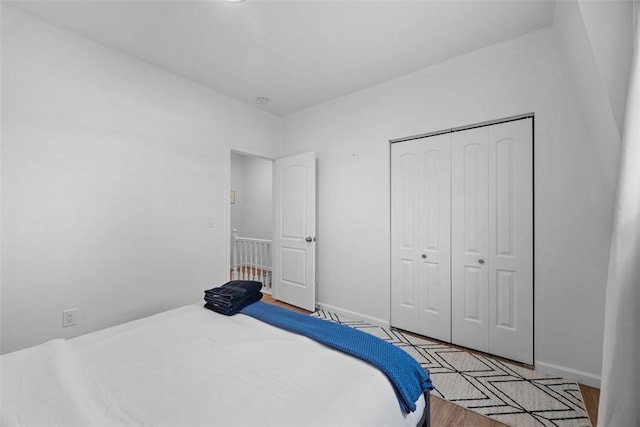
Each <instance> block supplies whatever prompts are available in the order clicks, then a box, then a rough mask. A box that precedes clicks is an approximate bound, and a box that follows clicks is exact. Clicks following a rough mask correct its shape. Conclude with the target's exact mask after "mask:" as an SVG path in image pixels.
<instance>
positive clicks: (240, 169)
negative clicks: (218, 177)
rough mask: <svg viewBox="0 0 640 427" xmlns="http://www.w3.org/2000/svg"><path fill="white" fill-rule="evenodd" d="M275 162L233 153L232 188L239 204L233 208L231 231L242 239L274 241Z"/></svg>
mask: <svg viewBox="0 0 640 427" xmlns="http://www.w3.org/2000/svg"><path fill="white" fill-rule="evenodd" d="M272 166H273V161H272V160H268V159H263V158H260V157H256V156H251V155H245V154H240V153H231V189H232V190H234V191H235V195H236V203H235V204H233V205H231V229H234V228H236V229H238V235H239V236H241V237H251V238H256V239H271V236H272V232H271V229H272V227H273V204H272V188H271V187H272V169H273V168H272Z"/></svg>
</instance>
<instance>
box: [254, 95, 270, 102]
mask: <svg viewBox="0 0 640 427" xmlns="http://www.w3.org/2000/svg"><path fill="white" fill-rule="evenodd" d="M256 102H257V103H258V104H266V103H267V102H269V98H267V97H264V96H259V97H257V98H256Z"/></svg>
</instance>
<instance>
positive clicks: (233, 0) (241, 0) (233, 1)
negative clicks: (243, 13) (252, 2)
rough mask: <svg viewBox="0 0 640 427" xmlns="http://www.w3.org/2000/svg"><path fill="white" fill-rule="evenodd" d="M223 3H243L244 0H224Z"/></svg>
mask: <svg viewBox="0 0 640 427" xmlns="http://www.w3.org/2000/svg"><path fill="white" fill-rule="evenodd" d="M224 1H226V2H227V3H243V2H244V0H224Z"/></svg>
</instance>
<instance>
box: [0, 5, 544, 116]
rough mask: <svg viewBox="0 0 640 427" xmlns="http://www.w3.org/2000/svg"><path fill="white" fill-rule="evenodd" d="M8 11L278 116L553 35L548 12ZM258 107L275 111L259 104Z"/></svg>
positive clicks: (326, 8) (525, 8)
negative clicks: (541, 32) (535, 35)
mask: <svg viewBox="0 0 640 427" xmlns="http://www.w3.org/2000/svg"><path fill="white" fill-rule="evenodd" d="M3 3H5V4H9V5H10V6H12V7H14V8H16V9H18V10H21V11H23V12H25V13H28V14H30V15H33V16H35V17H38V18H40V19H42V20H45V21H48V22H50V23H53V24H55V25H57V26H59V27H62V28H65V29H68V30H70V31H72V32H74V33H76V34H79V35H82V36H84V37H87V38H89V39H91V40H93V41H95V42H98V43H100V44H103V45H106V46H109V47H111V48H113V49H116V50H118V51H120V52H123V53H125V54H127V55H130V56H133V57H137V58H139V59H141V60H143V61H146V62H148V63H150V64H153V65H155V66H157V67H160V68H163V69H165V70H167V71H169V72H171V73H173V74H176V75H179V76H182V77H184V78H186V79H189V80H192V81H194V82H197V83H199V84H201V85H204V86H207V87H209V88H211V89H213V90H216V91H218V92H221V93H223V94H226V95H228V96H230V97H233V98H236V99H238V100H240V101H242V102H245V103H247V104H251V105H253V106H255V107H257V108H261V109H263V110H265V111H268V112H271V113H273V114H276V115H279V116H286V115H288V114H291V113H294V112H296V111H299V110H302V109H305V108H308V107H311V106H313V105H317V104H320V103H323V102H325V101H328V100H331V99H333V98H337V97H340V96H343V95H346V94H349V93H353V92H356V91H358V90H361V89H364V88H367V87H370V86H373V85H376V84H379V83H382V82H384V81H387V80H390V79H393V78H396V77H399V76H402V75H405V74H408V73H411V72H414V71H417V70H419V69H421V68H425V67H427V66H429V65H432V64H434V63H437V62H440V61H443V60H446V59H448V58H453V57H455V56H458V55H461V54H464V53H467V52H471V51H473V50H477V49H480V48H482V47H485V46H489V45H492V44H495V43H498V42H500V41H503V40H507V39H510V38H513V37H516V36H518V35H521V34H525V33H527V32H530V31H534V30H537V29H539V28H542V27H546V26H549V25H551V24H552V23H553V11H554V5H555V3H554V1H551V0H549V1H547V0H533V1H526V0H502V1H487V0H473V1H461V0H454V1H452V0H442V1H436V0H413V1H408V0H377V1H374V0H351V1H348V0H343V1H337V0H334V1H331V0H288V1H276V0H247V1H245V2H242V3H230V2H226V1H222V0H201V1H193V0H178V1H171V0H135V1H133V0H132V1H114V0H108V1H101V0H83V1H78V0H73V1H62V0H45V1H34V0H21V1H20V0H18V1H7V0H3ZM259 97H266V98H268V99H269V102H267V103H262V104H260V103H258V102H257V101H256V99H257V98H259Z"/></svg>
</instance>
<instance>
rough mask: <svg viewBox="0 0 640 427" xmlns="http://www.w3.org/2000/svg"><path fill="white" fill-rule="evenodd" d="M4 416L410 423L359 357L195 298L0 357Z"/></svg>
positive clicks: (31, 422)
mask: <svg viewBox="0 0 640 427" xmlns="http://www.w3.org/2000/svg"><path fill="white" fill-rule="evenodd" d="M0 362H1V364H0V367H1V371H0V375H1V376H2V378H1V381H2V384H1V385H2V387H1V389H0V392H1V397H0V399H1V400H0V403H1V406H0V413H1V419H0V421H1V424H2V425H3V426H5V425H6V426H13V425H20V426H35V425H60V426H92V425H102V426H115V425H117V426H122V425H131V426H133V425H135V426H140V425H154V426H162V425H164V426H201V425H202V426H204V425H207V426H213V425H218V426H231V425H260V426H266V425H277V426H285V425H295V426H300V425H309V426H324V425H327V426H328V425H331V426H338V425H349V426H356V425H360V426H375V425H380V426H402V425H412V426H415V425H416V423H417V422H418V421H419V419H420V417H421V415H422V412H423V410H424V407H425V402H424V398H422V397H421V398H420V400H419V401H418V402H417V405H418V410H417V411H415V412H413V413H411V414H409V415H406V416H405V415H404V414H402V411H401V410H400V406H399V404H398V401H397V399H396V396H395V393H394V391H393V389H392V386H391V384H390V383H389V380H388V379H387V378H386V377H385V376H384V374H382V373H381V372H380V371H378V370H377V369H375V368H373V367H371V366H370V365H368V364H367V363H365V362H362V361H360V360H358V359H355V358H353V357H351V356H348V355H345V354H343V353H340V352H338V351H335V350H331V349H329V348H327V347H325V346H323V345H321V344H318V343H316V342H314V341H312V340H310V339H308V338H306V337H302V336H299V335H296V334H293V333H290V332H287V331H283V330H281V329H278V328H274V327H272V326H270V325H267V324H265V323H262V322H260V321H258V320H255V319H253V318H250V317H248V316H245V315H241V314H238V315H235V316H230V317H228V316H223V315H220V314H217V313H215V312H212V311H209V310H206V309H204V308H202V307H201V306H198V305H191V306H186V307H182V308H178V309H175V310H171V311H167V312H164V313H161V314H158V315H155V316H151V317H148V318H145V319H141V320H137V321H134V322H130V323H126V324H123V325H120V326H116V327H113V328H109V329H105V330H103V331H99V332H95V333H92V334H88V335H84V336H81V337H78V338H74V339H72V340H68V341H65V340H53V341H50V342H48V343H45V344H42V345H39V346H36V347H32V348H28V349H25V350H21V351H17V352H14V353H10V354H6V355H3V356H2V357H1V358H0Z"/></svg>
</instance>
